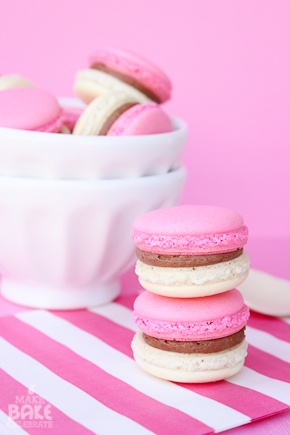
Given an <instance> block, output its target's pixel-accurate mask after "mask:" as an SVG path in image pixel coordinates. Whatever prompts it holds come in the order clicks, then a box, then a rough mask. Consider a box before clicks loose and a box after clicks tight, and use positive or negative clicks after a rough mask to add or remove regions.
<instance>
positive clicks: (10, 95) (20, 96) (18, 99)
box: [0, 88, 62, 133]
mask: <svg viewBox="0 0 290 435" xmlns="http://www.w3.org/2000/svg"><path fill="white" fill-rule="evenodd" d="M61 114H62V112H61V108H60V106H59V104H58V101H57V99H56V98H55V97H54V96H53V95H51V94H50V93H48V92H46V91H44V90H42V89H38V88H11V89H6V90H5V91H2V92H0V127H6V128H16V129H22V130H30V131H41V132H47V133H57V132H59V131H60V130H61V127H62V116H61Z"/></svg>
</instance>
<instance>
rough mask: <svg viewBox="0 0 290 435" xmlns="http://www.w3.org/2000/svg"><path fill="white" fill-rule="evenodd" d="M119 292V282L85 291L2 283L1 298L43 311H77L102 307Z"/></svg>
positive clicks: (6, 281) (8, 282) (82, 289)
mask: <svg viewBox="0 0 290 435" xmlns="http://www.w3.org/2000/svg"><path fill="white" fill-rule="evenodd" d="M120 290H121V286H120V283H119V281H115V282H113V283H111V284H102V285H98V286H95V287H88V288H77V289H76V288H59V289H58V288H55V287H48V286H42V285H40V284H27V283H24V284H23V283H20V282H16V281H10V280H8V279H2V280H1V294H2V296H3V297H4V298H5V299H8V300H9V301H10V302H13V303H15V304H18V305H23V306H25V307H30V308H40V309H46V310H77V309H81V308H89V307H93V306H97V305H103V304H106V303H108V302H111V301H112V300H113V299H115V298H116V297H117V296H118V295H119V293H120Z"/></svg>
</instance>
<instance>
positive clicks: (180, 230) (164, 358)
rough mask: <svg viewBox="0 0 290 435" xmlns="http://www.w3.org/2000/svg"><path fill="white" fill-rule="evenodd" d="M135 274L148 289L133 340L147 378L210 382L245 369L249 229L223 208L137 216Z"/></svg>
mask: <svg viewBox="0 0 290 435" xmlns="http://www.w3.org/2000/svg"><path fill="white" fill-rule="evenodd" d="M132 238H133V240H134V241H135V243H136V245H137V257H138V260H137V265H136V273H137V275H138V276H139V282H140V284H141V285H142V286H143V288H144V289H146V291H145V292H143V293H142V294H141V295H140V296H138V297H137V299H136V301H135V304H134V312H133V320H134V321H135V323H136V324H137V325H138V327H139V328H140V331H139V332H138V333H137V334H136V335H135V337H134V339H133V342H132V349H133V353H134V358H135V360H136V362H137V363H138V364H139V365H140V366H141V367H142V368H143V369H144V370H145V371H147V372H148V373H150V374H152V375H155V376H157V377H160V378H163V379H167V380H171V381H177V382H213V381H218V380H221V379H225V378H228V377H230V376H232V375H234V374H235V373H237V372H238V371H239V370H240V369H241V368H242V366H243V364H244V360H245V357H246V354H247V343H246V341H245V326H246V323H247V320H248V318H249V309H248V307H247V306H246V305H245V304H244V300H243V297H242V295H241V293H240V292H239V291H238V290H236V289H235V287H236V286H238V285H239V284H241V283H242V282H243V281H244V280H245V279H246V278H247V275H248V271H249V264H250V263H249V258H248V256H247V254H246V252H245V251H244V250H243V246H244V245H245V244H246V243H247V239H248V229H247V227H246V226H245V225H244V221H243V218H242V216H241V215H240V214H238V213H236V212H234V211H232V210H228V209H225V208H222V207H214V206H195V205H188V206H180V207H172V208H167V209H161V210H154V211H152V212H149V213H147V214H145V215H142V216H140V217H139V218H137V219H136V220H135V222H134V224H133V233H132Z"/></svg>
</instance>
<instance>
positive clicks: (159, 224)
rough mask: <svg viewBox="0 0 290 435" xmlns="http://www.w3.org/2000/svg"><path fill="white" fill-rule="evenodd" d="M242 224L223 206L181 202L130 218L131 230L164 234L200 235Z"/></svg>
mask: <svg viewBox="0 0 290 435" xmlns="http://www.w3.org/2000/svg"><path fill="white" fill-rule="evenodd" d="M243 225H244V219H243V218H242V216H241V215H240V214H239V213H237V212H235V211H233V210H229V209H227V208H224V207H217V206H210V205H182V206H177V207H170V208H163V209H159V210H153V211H150V212H149V213H145V214H143V215H142V216H139V217H138V218H137V219H136V220H135V221H134V223H133V229H134V230H136V231H139V232H142V233H147V234H160V235H166V236H187V235H195V236H201V235H205V234H220V233H228V232H231V231H236V230H239V229H240V228H242V227H243Z"/></svg>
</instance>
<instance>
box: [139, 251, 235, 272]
mask: <svg viewBox="0 0 290 435" xmlns="http://www.w3.org/2000/svg"><path fill="white" fill-rule="evenodd" d="M242 253H243V248H241V249H237V250H236V251H233V252H225V253H224V254H212V255H160V254H153V253H152V252H145V251H141V250H140V249H138V248H137V250H136V255H137V258H138V259H139V260H140V261H142V263H145V264H149V265H150V266H158V267H200V266H209V265H211V264H217V263H223V262H225V261H230V260H233V259H234V258H238V257H239V256H240V255H242Z"/></svg>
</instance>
